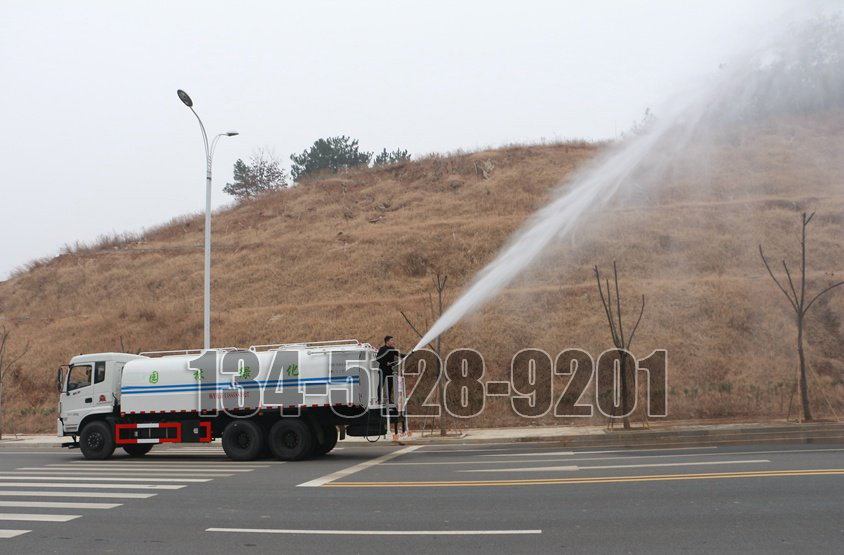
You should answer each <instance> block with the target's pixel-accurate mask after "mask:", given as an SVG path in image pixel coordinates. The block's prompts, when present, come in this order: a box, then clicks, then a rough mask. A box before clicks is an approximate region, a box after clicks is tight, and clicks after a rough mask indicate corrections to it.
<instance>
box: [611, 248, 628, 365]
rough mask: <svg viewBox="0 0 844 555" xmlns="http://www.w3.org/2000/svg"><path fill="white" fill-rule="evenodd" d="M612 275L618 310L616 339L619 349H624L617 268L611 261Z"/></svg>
mask: <svg viewBox="0 0 844 555" xmlns="http://www.w3.org/2000/svg"><path fill="white" fill-rule="evenodd" d="M612 273H613V278H614V279H615V304H616V307H617V309H618V337H619V338H620V339H621V348H622V349H624V348H625V347H624V326H623V324H622V320H621V293H620V292H619V290H618V267H617V266H616V264H615V260H613V261H612Z"/></svg>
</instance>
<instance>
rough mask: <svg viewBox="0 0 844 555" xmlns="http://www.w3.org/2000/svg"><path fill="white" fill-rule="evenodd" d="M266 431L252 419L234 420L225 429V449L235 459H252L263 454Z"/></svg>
mask: <svg viewBox="0 0 844 555" xmlns="http://www.w3.org/2000/svg"><path fill="white" fill-rule="evenodd" d="M263 445H264V433H263V431H262V430H261V428H260V427H259V426H258V425H257V424H255V423H254V422H252V421H251V420H234V421H232V422H230V423H229V425H228V426H226V428H225V429H224V430H223V450H224V451H225V452H226V455H228V457H229V458H230V459H232V460H233V461H252V460H255V459H257V458H258V457H259V456H260V455H261V451H262V449H263Z"/></svg>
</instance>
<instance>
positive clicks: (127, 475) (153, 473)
mask: <svg viewBox="0 0 844 555" xmlns="http://www.w3.org/2000/svg"><path fill="white" fill-rule="evenodd" d="M18 473H20V474H38V475H39V476H41V475H45V476H55V475H59V476H63V477H65V478H64V479H67V480H75V479H77V478H81V477H84V476H109V477H115V476H116V477H122V478H124V479H126V480H131V479H133V478H134V477H135V476H141V477H155V478H161V477H170V478H178V477H179V476H184V477H186V478H188V477H189V478H210V479H212V480H213V479H214V478H229V477H231V476H234V474H230V473H228V472H223V471H220V472H206V471H204V470H197V471H194V472H189V471H175V472H174V471H167V470H149V471H146V470H95V469H93V468H92V469H87V470H75V469H74V470H65V469H55V468H44V469H39V468H29V469H22V468H18V469H15V470H10V471H8V472H3V473H2V474H3V476H17V475H18Z"/></svg>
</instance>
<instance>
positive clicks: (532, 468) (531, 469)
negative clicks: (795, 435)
mask: <svg viewBox="0 0 844 555" xmlns="http://www.w3.org/2000/svg"><path fill="white" fill-rule="evenodd" d="M769 462H771V461H769V460H767V459H757V460H738V461H705V462H679V463H654V464H608V465H602V466H527V467H524V468H483V469H473V470H456V471H455V472H552V471H556V470H560V471H567V472H568V471H572V470H609V469H612V468H657V467H663V466H709V465H713V464H763V463H769Z"/></svg>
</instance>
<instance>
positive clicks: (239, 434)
mask: <svg viewBox="0 0 844 555" xmlns="http://www.w3.org/2000/svg"><path fill="white" fill-rule="evenodd" d="M375 354H376V351H375V350H374V349H373V348H372V346H371V345H369V344H367V343H360V342H358V341H355V340H340V341H323V342H315V343H287V344H277V345H253V346H251V347H249V348H248V349H240V348H233V347H232V348H219V349H208V350H201V349H194V350H182V351H159V352H149V353H141V354H137V355H134V354H127V353H96V354H84V355H79V356H75V357H73V358H72V359H71V360H70V363H69V364H68V365H66V366H62V367H60V368H59V369H58V372H57V376H56V385H57V389H58V390H59V393H60V398H59V418H58V435H59V436H60V437H67V436H70V438H71V439H72V441H71V442H68V443H65V444H63V446H65V447H71V448H75V447H78V448H79V449H80V450H81V451H82V454H83V455H84V456H85V458H88V459H95V460H103V459H107V458H109V457H110V456H111V455H112V454H113V453H114V450H115V449H116V448H117V447H121V448H122V449H123V450H124V451H126V453H128V454H129V455H131V456H143V455H145V454H146V453H148V452H149V451H150V450H151V449H152V447H153V446H154V445H156V444H159V443H209V442H211V441H214V439H216V438H222V440H221V443H222V446H223V449H224V451H225V452H226V455H227V456H228V457H229V458H230V459H232V460H237V461H248V460H254V459H256V458H259V457H262V456H269V455H272V456H274V457H276V458H278V459H280V460H286V461H295V460H301V459H304V458H308V457H317V456H321V455H325V454H326V453H328V452H329V451H331V450H332V449H333V448H334V447H335V445H336V444H337V441H338V439H344V438H345V437H346V436H359V437H360V436H364V437H371V438H377V437H380V436H382V435H385V434H386V432H387V430H388V428H389V424H390V419H391V418H392V419H394V418H396V417H399V415H400V410H399V409H400V405H399V404H396V403H387V402H386V401H388V400H389V399H390V397H389V396H386V395H385V403H380V402H378V401H377V399H378V397H379V396H378V394H377V392H378V387H379V385H380V384H379V373H378V372H379V370H378V368H377V364H376V363H375ZM402 384H403V380H401V379H398V380H397V381H396V383H394V384H390V385H391V387H394V388H395V389H394V391H395V395H394V396H393V399H395V400H397V401H399V403H401V400H402V399H403V398H404V395H403V389H404V388H403V385H402Z"/></svg>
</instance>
